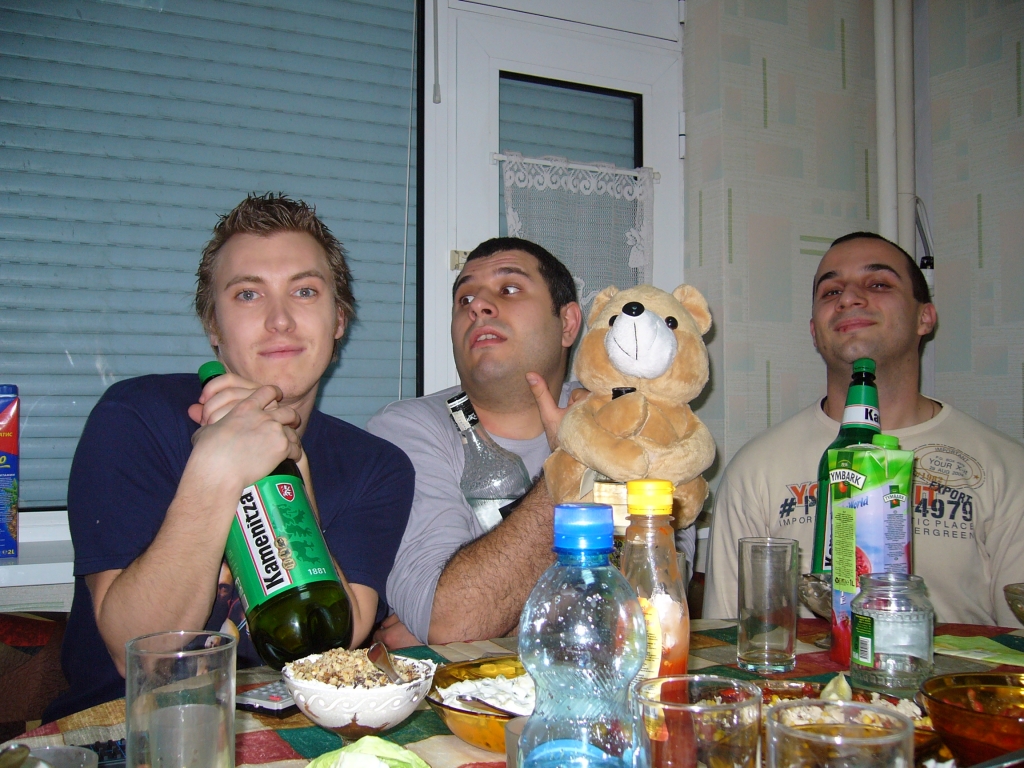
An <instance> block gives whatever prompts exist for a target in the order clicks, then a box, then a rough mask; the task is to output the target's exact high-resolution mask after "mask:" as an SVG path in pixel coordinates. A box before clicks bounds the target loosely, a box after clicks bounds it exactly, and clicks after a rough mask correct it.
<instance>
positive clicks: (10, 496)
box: [0, 384, 19, 558]
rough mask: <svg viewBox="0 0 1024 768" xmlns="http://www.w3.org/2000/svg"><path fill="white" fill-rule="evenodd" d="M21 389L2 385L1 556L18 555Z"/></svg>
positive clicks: (0, 405)
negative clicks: (19, 396) (19, 406)
mask: <svg viewBox="0 0 1024 768" xmlns="http://www.w3.org/2000/svg"><path fill="white" fill-rule="evenodd" d="M18 405H19V401H18V388H17V387H16V386H14V385H13V384H0V558H6V557H17V556H18Z"/></svg>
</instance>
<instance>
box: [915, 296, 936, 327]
mask: <svg viewBox="0 0 1024 768" xmlns="http://www.w3.org/2000/svg"><path fill="white" fill-rule="evenodd" d="M938 322H939V312H938V310H937V309H935V305H934V304H932V303H931V302H930V301H929V302H928V303H927V304H922V305H921V311H920V312H918V315H917V335H918V336H927V335H928V334H929V333H931V332H932V331H934V330H935V324H936V323H938Z"/></svg>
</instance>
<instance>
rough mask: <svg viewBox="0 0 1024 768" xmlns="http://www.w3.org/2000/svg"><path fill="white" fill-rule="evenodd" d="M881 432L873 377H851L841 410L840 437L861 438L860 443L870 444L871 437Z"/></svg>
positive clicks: (871, 375) (876, 389)
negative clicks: (844, 404) (844, 403)
mask: <svg viewBox="0 0 1024 768" xmlns="http://www.w3.org/2000/svg"><path fill="white" fill-rule="evenodd" d="M881 431H882V428H881V417H880V416H879V413H878V388H877V387H876V386H875V377H874V375H873V374H870V373H866V372H857V373H855V374H854V375H853V381H851V382H850V388H849V390H847V392H846V406H845V407H844V408H843V420H842V426H840V428H839V434H840V435H849V436H853V437H856V436H862V437H861V441H862V442H868V443H870V442H871V436H872V435H876V434H878V433H879V432H881Z"/></svg>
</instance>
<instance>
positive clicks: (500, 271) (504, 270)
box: [452, 264, 533, 298]
mask: <svg viewBox="0 0 1024 768" xmlns="http://www.w3.org/2000/svg"><path fill="white" fill-rule="evenodd" d="M491 274H493V275H521V276H522V277H525V278H526V279H527V280H530V281H532V280H533V277H532V276H531V275H530V273H529V272H527V271H526V270H525V269H523V268H522V267H517V266H515V265H514V264H512V265H509V266H507V267H498V268H497V269H496V270H494V272H492V273H491ZM472 279H473V275H462V276H461V277H459V279H458V280H456V281H455V285H453V286H452V298H454V297H455V294H456V293H458V292H459V288H461V287H462V286H463V285H464V284H466V283H467V282H469V281H470V280H472Z"/></svg>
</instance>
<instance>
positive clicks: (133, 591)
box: [86, 485, 231, 674]
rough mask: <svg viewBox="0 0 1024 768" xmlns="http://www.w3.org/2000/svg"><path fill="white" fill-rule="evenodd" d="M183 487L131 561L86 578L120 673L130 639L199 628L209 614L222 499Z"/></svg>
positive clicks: (222, 534)
mask: <svg viewBox="0 0 1024 768" xmlns="http://www.w3.org/2000/svg"><path fill="white" fill-rule="evenodd" d="M188 489H189V486H187V485H186V486H185V487H184V488H179V493H178V495H176V496H175V498H174V500H173V501H172V502H171V506H170V507H169V508H168V510H167V515H166V517H165V518H164V522H163V524H162V525H161V527H160V530H159V531H158V532H157V535H156V537H155V538H154V539H153V541H152V542H151V543H150V545H149V547H148V548H147V549H146V551H145V552H143V553H142V554H141V555H140V556H139V557H138V558H137V559H136V560H135V561H134V562H132V563H131V564H130V565H129V566H128V567H127V568H125V569H124V570H122V571H121V572H120V573H117V574H116V575H115V576H113V578H104V574H93V576H90V577H87V579H86V581H87V584H88V585H89V589H90V592H91V593H92V601H93V608H94V611H95V615H96V625H97V628H98V629H99V631H100V634H101V636H102V637H103V640H104V643H106V645H107V648H108V649H109V650H110V655H111V657H112V658H113V660H114V663H115V665H116V666H117V668H118V671H121V672H122V674H123V667H124V643H125V642H127V641H128V640H130V639H131V638H133V637H138V636H139V635H143V634H147V633H149V632H159V631H162V630H169V629H202V628H203V627H204V626H205V625H206V621H207V619H208V618H209V615H210V609H211V607H212V605H213V599H214V596H215V594H216V590H217V577H218V574H219V572H220V564H221V561H222V559H223V556H224V542H225V541H226V540H227V528H228V526H229V525H230V521H231V518H230V517H227V516H225V515H217V513H216V511H217V510H218V508H219V506H222V505H223V503H227V502H221V504H220V505H218V502H217V500H216V499H215V498H213V496H214V494H210V495H209V496H205V497H204V496H202V495H196V494H194V493H190V492H189V490H188ZM221 495H223V494H221ZM225 498H228V497H225ZM218 518H219V519H218ZM108 573H109V572H108Z"/></svg>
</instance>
